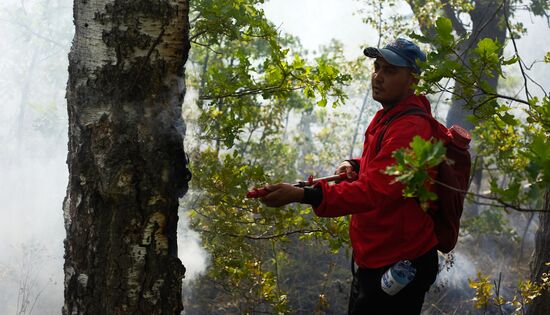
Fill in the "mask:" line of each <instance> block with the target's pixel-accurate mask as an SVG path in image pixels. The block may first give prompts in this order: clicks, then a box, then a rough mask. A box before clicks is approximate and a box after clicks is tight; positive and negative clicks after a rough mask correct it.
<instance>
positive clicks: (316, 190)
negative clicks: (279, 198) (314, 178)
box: [300, 186, 323, 207]
mask: <svg viewBox="0 0 550 315" xmlns="http://www.w3.org/2000/svg"><path fill="white" fill-rule="evenodd" d="M303 189H304V199H302V201H301V202H300V203H305V204H309V205H312V206H314V207H318V206H319V205H320V204H321V202H322V201H323V189H322V188H321V187H320V186H315V187H304V188H303Z"/></svg>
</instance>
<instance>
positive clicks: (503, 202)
mask: <svg viewBox="0 0 550 315" xmlns="http://www.w3.org/2000/svg"><path fill="white" fill-rule="evenodd" d="M433 181H434V183H436V184H438V185H441V186H443V187H445V188H448V189H451V190H454V191H457V192H460V193H463V194H465V195H470V196H474V197H477V198H482V199H488V200H492V201H496V202H498V203H500V204H501V205H500V206H501V207H505V208H510V209H514V210H517V211H520V212H550V211H548V210H544V209H527V208H522V207H520V206H517V205H514V204H511V203H508V202H506V201H504V200H502V199H500V198H497V197H491V196H487V195H482V194H476V193H473V192H469V191H466V190H462V189H458V188H456V187H453V186H449V185H447V184H445V183H442V182H440V181H438V180H435V179H434V180H433ZM475 203H477V204H481V205H487V206H499V205H495V204H491V203H481V202H475Z"/></svg>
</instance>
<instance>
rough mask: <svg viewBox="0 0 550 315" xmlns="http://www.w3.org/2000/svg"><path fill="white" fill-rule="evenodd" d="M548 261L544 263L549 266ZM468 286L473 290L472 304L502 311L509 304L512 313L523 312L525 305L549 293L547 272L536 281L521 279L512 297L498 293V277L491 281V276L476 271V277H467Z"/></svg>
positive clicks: (549, 283) (549, 286) (549, 285)
mask: <svg viewBox="0 0 550 315" xmlns="http://www.w3.org/2000/svg"><path fill="white" fill-rule="evenodd" d="M549 266H550V263H546V267H549ZM468 282H469V284H470V288H472V289H474V290H475V297H474V298H473V299H472V301H473V302H474V306H475V307H476V308H478V309H484V310H485V311H486V310H487V309H489V308H490V307H496V308H498V309H500V311H501V312H502V308H503V307H506V306H511V308H512V309H513V312H512V314H525V310H526V307H527V306H528V305H529V304H531V303H533V300H535V299H536V298H537V297H539V296H541V295H542V294H550V280H549V273H548V272H545V273H543V274H542V276H541V278H540V279H538V281H537V282H533V281H531V280H521V281H519V283H518V286H517V289H516V292H515V293H514V295H513V296H512V297H509V298H506V297H504V296H502V294H501V293H500V291H501V288H500V279H499V281H498V282H497V281H494V284H493V283H491V277H490V276H486V275H482V274H481V273H478V275H477V278H476V279H473V280H472V279H468Z"/></svg>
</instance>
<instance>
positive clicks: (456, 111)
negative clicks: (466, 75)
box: [446, 0, 509, 178]
mask: <svg viewBox="0 0 550 315" xmlns="http://www.w3.org/2000/svg"><path fill="white" fill-rule="evenodd" d="M508 5H509V4H508V1H507V0H505V1H496V0H477V1H475V7H474V9H473V10H472V11H471V13H470V17H471V19H472V33H471V35H470V37H469V38H468V40H467V41H465V43H464V45H463V47H461V51H460V55H461V56H462V58H463V62H464V63H465V64H466V65H469V62H468V59H469V58H470V51H471V50H472V49H473V48H475V47H476V46H477V43H478V42H479V41H480V40H481V39H483V38H491V39H494V40H497V41H499V42H500V43H504V41H505V40H506V22H505V20H504V19H505V18H506V15H505V14H504V13H505V10H506V12H508V10H509V8H508ZM502 53H503V51H502V50H501V51H500V55H502ZM498 79H499V76H498V75H496V73H495V75H493V76H492V77H484V78H483V80H485V81H487V83H488V84H489V86H491V87H492V88H493V89H495V90H496V89H497V87H498ZM454 89H455V91H458V92H459V91H461V90H462V85H461V84H460V83H458V82H457V83H455V87H454ZM459 93H460V92H459ZM471 114H472V110H471V109H467V108H465V106H464V101H462V100H460V99H456V98H454V99H453V101H452V103H451V107H450V109H449V113H448V114H447V120H446V124H447V126H449V127H450V126H452V125H454V124H459V125H461V126H463V127H465V128H467V129H472V128H473V127H474V126H473V124H472V123H471V122H470V121H469V120H468V119H467V117H468V115H471ZM476 178H481V176H480V175H476Z"/></svg>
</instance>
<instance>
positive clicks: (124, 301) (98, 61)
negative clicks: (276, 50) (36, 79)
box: [63, 0, 190, 314]
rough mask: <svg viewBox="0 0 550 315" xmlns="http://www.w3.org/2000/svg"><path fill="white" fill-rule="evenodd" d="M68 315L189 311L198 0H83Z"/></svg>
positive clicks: (73, 94) (77, 41)
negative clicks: (184, 201) (185, 115)
mask: <svg viewBox="0 0 550 315" xmlns="http://www.w3.org/2000/svg"><path fill="white" fill-rule="evenodd" d="M74 24H75V28H76V29H75V30H76V32H75V37H74V40H73V45H72V48H71V52H70V54H69V82H68V85H67V96H66V97H67V105H68V114H69V153H68V158H67V162H68V166H69V173H70V178H69V184H68V187H67V195H66V197H65V201H64V205H63V211H64V218H65V229H66V232H67V238H66V239H65V265H64V271H65V304H64V306H63V314H179V313H180V311H181V310H182V309H183V306H182V302H181V282H182V279H183V277H184V274H185V268H184V266H183V265H182V263H181V261H180V260H179V259H178V257H177V242H176V226H177V221H178V198H179V197H180V196H182V195H183V194H185V192H186V191H187V183H188V181H189V179H190V173H189V171H188V170H187V161H186V157H185V153H184V150H183V133H184V132H185V125H184V122H183V120H182V117H181V104H182V102H183V97H184V95H185V84H184V64H185V61H186V60H187V56H188V51H189V42H188V28H189V25H188V24H189V22H188V1H187V0H157V1H152V0H136V1H122V0H88V1H75V2H74Z"/></svg>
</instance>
